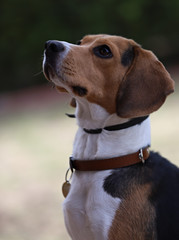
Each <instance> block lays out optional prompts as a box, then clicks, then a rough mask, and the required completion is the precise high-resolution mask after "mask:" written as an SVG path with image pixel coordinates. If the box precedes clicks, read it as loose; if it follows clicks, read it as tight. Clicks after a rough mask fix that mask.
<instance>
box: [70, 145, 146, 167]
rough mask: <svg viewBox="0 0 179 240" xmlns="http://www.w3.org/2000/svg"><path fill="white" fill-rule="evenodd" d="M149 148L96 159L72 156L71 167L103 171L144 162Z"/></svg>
mask: <svg viewBox="0 0 179 240" xmlns="http://www.w3.org/2000/svg"><path fill="white" fill-rule="evenodd" d="M149 154H150V152H149V148H148V147H146V148H143V149H140V150H139V151H137V152H135V153H132V154H129V155H125V156H120V157H115V158H108V159H95V160H77V159H74V158H73V157H70V168H71V171H72V172H73V169H75V170H78V171H102V170H109V169H115V168H122V167H127V166H130V165H134V164H137V163H140V162H142V163H144V162H145V160H147V159H148V157H149Z"/></svg>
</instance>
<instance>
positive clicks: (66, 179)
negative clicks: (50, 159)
mask: <svg viewBox="0 0 179 240" xmlns="http://www.w3.org/2000/svg"><path fill="white" fill-rule="evenodd" d="M70 170H71V168H68V170H67V171H66V174H65V181H66V182H70V180H71V179H72V175H73V172H72V171H71V175H70V178H69V179H68V173H69V171H70Z"/></svg>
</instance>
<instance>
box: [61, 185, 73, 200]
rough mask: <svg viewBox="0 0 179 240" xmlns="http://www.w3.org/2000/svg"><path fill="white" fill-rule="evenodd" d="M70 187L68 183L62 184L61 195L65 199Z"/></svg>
mask: <svg viewBox="0 0 179 240" xmlns="http://www.w3.org/2000/svg"><path fill="white" fill-rule="evenodd" d="M70 187H71V184H70V183H69V182H68V181H66V182H64V183H63V185H62V193H63V196H64V197H65V198H66V197H67V195H68V193H69V191H70Z"/></svg>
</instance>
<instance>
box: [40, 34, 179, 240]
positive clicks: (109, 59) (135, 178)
mask: <svg viewBox="0 0 179 240" xmlns="http://www.w3.org/2000/svg"><path fill="white" fill-rule="evenodd" d="M43 71H44V74H45V76H46V78H47V79H48V80H49V81H52V82H53V83H54V84H55V85H56V88H57V89H58V90H59V91H66V92H68V93H69V94H70V95H71V96H72V98H73V105H74V103H75V105H76V111H75V116H76V121H77V124H78V131H77V133H76V136H75V140H74V146H73V153H72V160H71V163H72V164H73V160H74V159H76V160H79V161H83V162H84V161H88V162H89V161H90V162H92V161H95V160H96V159H97V160H100V161H101V165H102V164H103V161H104V160H105V159H111V158H116V157H120V156H126V157H128V156H129V155H130V154H133V153H136V152H138V151H139V150H140V149H144V148H146V147H148V146H150V144H151V138H150V119H149V117H147V116H148V115H150V114H151V113H152V112H154V111H156V110H157V109H159V108H160V107H161V105H162V104H163V103H164V101H165V99H166V97H167V96H168V95H169V94H170V93H172V92H173V91H174V81H173V80H172V79H171V77H170V75H169V73H168V72H167V71H166V69H165V67H164V66H163V65H162V63H161V62H160V61H159V60H158V59H157V57H156V56H155V55H154V54H153V53H152V52H151V51H147V50H144V49H143V48H142V47H141V46H140V45H138V44H137V43H136V42H135V41H133V40H131V39H126V38H123V37H119V36H110V35H102V34H100V35H88V36H85V37H84V38H83V39H82V40H81V41H80V42H79V44H77V45H74V44H70V43H67V42H64V41H56V40H52V41H47V42H46V44H45V52H44V60H43ZM134 119H139V120H140V119H143V120H141V121H140V122H137V123H136V124H133V125H130V124H129V123H130V122H131V121H133V120H134ZM161 121H162V119H161ZM124 125H125V126H126V127H125V128H122V129H119V130H118V129H115V130H113V129H111V130H110V131H109V130H108V129H107V128H106V127H107V126H124ZM96 129H97V130H99V129H100V131H99V132H98V131H96ZM169 141H170V140H169ZM103 165H104V164H103ZM109 165H110V164H109ZM63 211H64V218H65V225H66V228H67V231H68V233H69V235H70V237H71V239H72V240H144V239H145V240H169V239H171V240H178V239H179V170H178V168H177V167H176V166H174V165H173V164H172V163H170V162H169V161H168V160H166V159H165V158H163V157H162V156H160V155H159V154H158V153H155V152H152V151H151V152H150V155H149V157H147V160H145V162H144V163H143V162H139V163H137V164H133V165H130V164H129V165H128V166H125V167H120V168H118V167H117V168H114V169H113V168H112V169H110V167H109V169H106V170H99V171H90V170H89V171H88V170H87V171H86V170H85V171H83V170H75V171H74V173H73V176H72V182H71V188H70V191H69V194H68V196H67V198H66V199H65V201H64V204H63Z"/></svg>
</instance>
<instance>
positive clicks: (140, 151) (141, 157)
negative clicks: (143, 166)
mask: <svg viewBox="0 0 179 240" xmlns="http://www.w3.org/2000/svg"><path fill="white" fill-rule="evenodd" d="M139 159H140V160H141V161H142V163H145V159H144V155H143V149H142V148H141V149H140V150H139Z"/></svg>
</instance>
